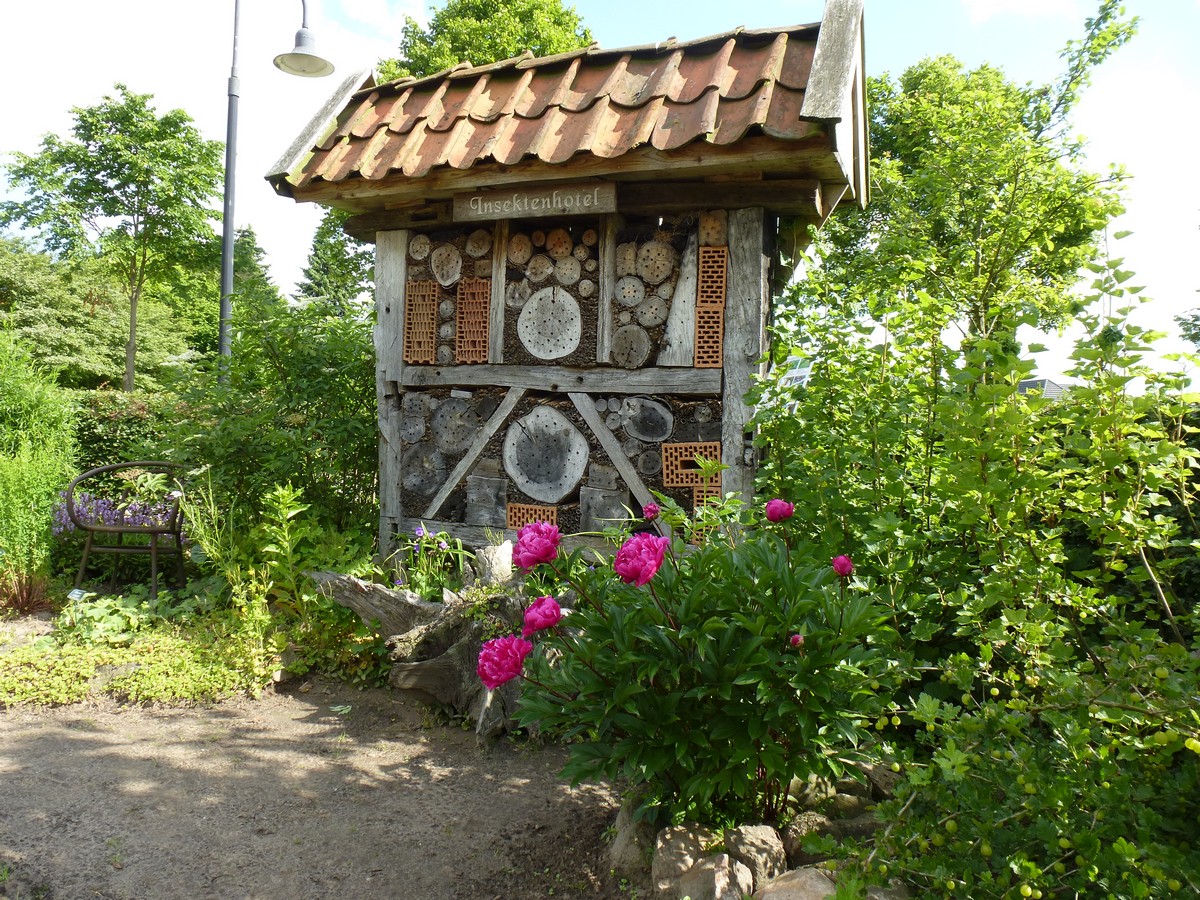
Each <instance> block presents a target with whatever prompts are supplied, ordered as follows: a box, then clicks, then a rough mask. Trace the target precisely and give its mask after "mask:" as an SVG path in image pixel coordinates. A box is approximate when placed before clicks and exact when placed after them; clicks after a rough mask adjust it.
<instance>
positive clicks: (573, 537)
mask: <svg viewBox="0 0 1200 900" xmlns="http://www.w3.org/2000/svg"><path fill="white" fill-rule="evenodd" d="M418 525H420V526H421V527H422V528H424V529H426V530H429V529H433V530H434V531H435V532H436V531H444V532H446V533H447V534H450V535H453V536H454V537H457V538H459V539H461V540H462V542H463V543H464V544H466V545H467V546H468V547H487V546H490V545H491V544H492V543H493V538H494V537H496V536H497V532H498V531H499V530H500V529H498V528H491V527H488V526H486V525H463V524H461V523H460V522H440V521H436V520H429V519H416V518H411V517H410V518H404V519H400V520H399V521H398V522H397V523H396V528H397V530H398V532H400V533H405V532H411V531H412V530H413V529H414V528H416V527H417V526H418ZM504 537H505V539H506V540H510V541H514V542H515V541H516V539H517V530H516V529H515V528H509V529H507V530H505V531H504ZM559 546H560V547H561V548H562V549H564V550H566V551H570V550H573V549H574V548H576V547H591V548H593V549H595V550H598V551H603V552H605V553H606V554H607V555H609V556H611V555H612V554H613V553H615V552H616V548H615V547H614V546H613V545H612V544H610V543H609V542H608V541H606V540H605V539H604V538H602V537H599V536H597V535H592V534H566V535H563V537H562V543H561V544H560V545H559Z"/></svg>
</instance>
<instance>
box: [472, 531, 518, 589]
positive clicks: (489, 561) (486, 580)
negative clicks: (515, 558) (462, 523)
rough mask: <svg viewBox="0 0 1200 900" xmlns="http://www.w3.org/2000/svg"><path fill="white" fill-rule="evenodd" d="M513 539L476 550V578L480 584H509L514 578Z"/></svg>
mask: <svg viewBox="0 0 1200 900" xmlns="http://www.w3.org/2000/svg"><path fill="white" fill-rule="evenodd" d="M512 552H513V545H512V541H505V542H504V543H503V544H492V545H490V546H487V547H478V548H476V550H475V561H474V564H473V565H474V568H475V578H476V580H477V581H478V582H479V583H480V584H507V583H508V582H509V581H511V580H512V576H513V562H512Z"/></svg>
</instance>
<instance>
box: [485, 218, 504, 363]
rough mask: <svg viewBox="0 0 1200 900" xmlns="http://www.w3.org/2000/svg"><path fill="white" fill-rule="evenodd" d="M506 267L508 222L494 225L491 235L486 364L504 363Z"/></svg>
mask: <svg viewBox="0 0 1200 900" xmlns="http://www.w3.org/2000/svg"><path fill="white" fill-rule="evenodd" d="M507 267H508V220H507V219H504V220H502V221H500V222H497V223H496V229H495V231H494V232H493V234H492V303H491V308H490V314H489V316H488V362H489V363H492V364H493V365H495V364H497V363H502V362H504V289H505V287H506V285H505V283H504V282H505V272H506V271H507Z"/></svg>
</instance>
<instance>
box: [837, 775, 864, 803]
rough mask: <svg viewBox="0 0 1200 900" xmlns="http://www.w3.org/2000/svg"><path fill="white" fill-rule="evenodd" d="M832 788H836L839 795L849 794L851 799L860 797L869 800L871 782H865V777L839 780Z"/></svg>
mask: <svg viewBox="0 0 1200 900" xmlns="http://www.w3.org/2000/svg"><path fill="white" fill-rule="evenodd" d="M850 771H852V772H853V771H854V770H853V769H851V770H850ZM834 787H835V788H837V792H838V793H839V794H849V795H850V796H851V797H862V798H864V799H866V800H870V799H871V782H869V781H867V779H866V776H865V775H864V776H863V777H862V778H850V777H846V778H839V779H838V780H837V784H835V785H834Z"/></svg>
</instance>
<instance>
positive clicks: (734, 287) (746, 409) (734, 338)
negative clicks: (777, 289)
mask: <svg viewBox="0 0 1200 900" xmlns="http://www.w3.org/2000/svg"><path fill="white" fill-rule="evenodd" d="M765 224H766V218H765V215H764V213H763V210H762V208H761V207H755V208H753V209H738V210H733V211H731V212H730V213H729V289H728V293H727V297H726V303H725V345H724V375H725V379H724V380H725V385H724V393H723V397H722V400H723V405H724V422H723V426H722V429H721V462H722V463H724V464H725V465H727V466H729V468H728V469H726V470H725V472H724V473H723V474H722V476H721V491H722V493H726V494H727V493H729V492H731V491H732V492H735V493H737V494H739V495H740V496H741V498H742V500H744V501H745V502H746V503H751V502H753V500H754V470H755V458H754V451H753V449H751V448H750V446H749V443H750V418H751V416H753V415H754V409H753V407H751V406H748V405H747V404H746V401H745V396H746V394H747V393H748V392H749V390H750V385H751V383H752V381H753V378H754V376H756V375H762V374H764V371H765V366H766V363H765V360H764V354H765V352H766V349H767V343H766V340H767V332H766V323H767V310H768V307H769V306H770V293H769V290H768V287H767V284H768V280H767V279H768V272H769V263H770V259H769V257H768V255H767V252H766V247H765V245H766V232H765Z"/></svg>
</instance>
